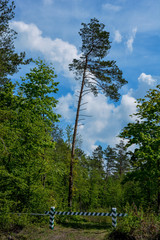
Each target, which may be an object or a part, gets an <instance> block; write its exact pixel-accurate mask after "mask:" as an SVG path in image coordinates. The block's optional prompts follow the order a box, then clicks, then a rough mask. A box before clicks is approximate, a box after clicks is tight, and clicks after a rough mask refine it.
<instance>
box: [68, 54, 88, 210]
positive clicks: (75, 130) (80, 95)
mask: <svg viewBox="0 0 160 240" xmlns="http://www.w3.org/2000/svg"><path fill="white" fill-rule="evenodd" d="M86 69H87V56H86V62H85V67H84V72H83V78H82V83H81V90H80V94H79V99H78V106H77V113H76V120H75V125H74V132H73V140H72V150H71V161H70V173H69V194H68V207H69V208H72V198H73V165H74V155H75V143H76V136H77V128H78V120H79V112H80V107H81V102H82V95H83V90H84V84H85V76H86Z"/></svg>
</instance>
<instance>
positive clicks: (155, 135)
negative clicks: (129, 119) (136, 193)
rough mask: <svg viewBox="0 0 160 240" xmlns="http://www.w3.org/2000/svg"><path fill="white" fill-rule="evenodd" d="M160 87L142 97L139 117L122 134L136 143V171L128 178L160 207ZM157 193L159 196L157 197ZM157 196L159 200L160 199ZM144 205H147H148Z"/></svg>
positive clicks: (146, 199)
mask: <svg viewBox="0 0 160 240" xmlns="http://www.w3.org/2000/svg"><path fill="white" fill-rule="evenodd" d="M159 95H160V86H157V88H156V89H152V90H150V91H149V92H148V94H147V95H146V99H140V100H138V105H137V113H136V114H135V115H136V116H137V120H136V122H135V123H129V124H128V126H127V127H125V128H124V129H123V132H122V133H121V135H120V136H121V137H123V138H126V139H127V140H128V144H127V146H132V145H133V144H136V148H135V150H134V152H133V153H131V165H132V168H133V171H132V173H129V174H128V176H127V178H126V181H127V180H129V181H130V180H131V181H138V183H139V186H140V187H141V189H142V194H141V199H142V200H143V201H144V203H145V205H148V204H149V205H152V204H153V203H154V205H155V202H156V201H157V204H156V205H157V206H156V207H157V210H158V211H159V209H160V181H159V179H160V178H159V176H160V125H159V122H160V98H159ZM156 195H157V197H156ZM156 198H157V200H156ZM145 205H144V206H145Z"/></svg>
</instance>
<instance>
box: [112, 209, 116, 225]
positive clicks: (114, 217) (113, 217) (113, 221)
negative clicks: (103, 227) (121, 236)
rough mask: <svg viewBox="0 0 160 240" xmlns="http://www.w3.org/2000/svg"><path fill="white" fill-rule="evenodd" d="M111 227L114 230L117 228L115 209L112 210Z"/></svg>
mask: <svg viewBox="0 0 160 240" xmlns="http://www.w3.org/2000/svg"><path fill="white" fill-rule="evenodd" d="M112 226H113V227H114V228H116V226H117V209H116V208H112Z"/></svg>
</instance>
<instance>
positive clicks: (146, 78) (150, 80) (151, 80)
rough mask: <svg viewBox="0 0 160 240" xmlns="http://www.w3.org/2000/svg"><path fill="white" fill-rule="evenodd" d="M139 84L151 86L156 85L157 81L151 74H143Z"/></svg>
mask: <svg viewBox="0 0 160 240" xmlns="http://www.w3.org/2000/svg"><path fill="white" fill-rule="evenodd" d="M138 81H139V82H143V83H146V84H148V85H150V86H152V85H154V84H155V83H156V80H155V79H154V78H153V77H152V76H151V75H150V74H149V75H147V74H145V73H141V75H140V76H139V78H138Z"/></svg>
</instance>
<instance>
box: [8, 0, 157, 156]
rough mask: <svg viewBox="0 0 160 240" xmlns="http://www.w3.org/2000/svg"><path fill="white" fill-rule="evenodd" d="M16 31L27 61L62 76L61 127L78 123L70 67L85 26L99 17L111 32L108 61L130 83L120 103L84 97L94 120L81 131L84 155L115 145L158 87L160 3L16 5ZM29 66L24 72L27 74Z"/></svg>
mask: <svg viewBox="0 0 160 240" xmlns="http://www.w3.org/2000/svg"><path fill="white" fill-rule="evenodd" d="M15 5H16V10H15V18H14V20H13V22H12V24H11V25H12V28H14V29H15V30H16V31H17V32H18V37H17V40H16V49H17V51H25V52H26V54H27V57H30V56H31V57H33V58H37V57H41V58H44V59H46V60H47V61H49V62H52V63H53V65H54V67H55V72H56V73H57V75H58V78H57V80H58V81H59V82H60V84H59V93H58V95H57V98H58V99H59V104H58V106H57V112H59V113H60V114H61V115H62V119H61V123H60V124H61V126H62V127H65V126H66V124H72V125H73V124H74V120H75V109H76V104H77V97H76V96H75V95H76V94H77V90H78V89H79V84H78V83H77V82H76V81H75V80H74V77H73V75H72V73H70V72H69V71H68V64H69V63H71V62H72V59H73V58H77V57H78V56H79V54H80V51H79V48H80V47H81V39H80V37H79V34H78V31H79V29H80V28H81V23H82V22H85V23H88V22H89V21H90V19H91V18H94V17H96V18H97V19H98V20H99V21H100V22H102V23H104V24H105V26H106V27H105V29H106V31H108V32H110V41H111V42H112V44H111V49H110V52H109V55H108V56H107V57H108V58H109V59H113V60H116V62H117V65H118V66H119V68H120V69H121V70H122V71H123V76H124V77H125V79H126V80H127V81H128V84H127V85H125V86H124V87H123V88H122V89H121V94H122V96H121V99H120V101H119V102H118V104H117V103H116V104H115V103H114V102H110V101H109V99H107V98H105V97H104V96H103V95H99V97H96V98H95V97H94V96H93V95H92V94H89V95H86V97H85V99H84V101H87V102H88V104H87V110H86V113H85V114H88V115H91V116H92V117H91V118H89V119H85V121H84V123H85V125H84V126H81V127H80V128H79V133H80V134H81V135H82V138H83V145H82V148H83V150H84V151H85V152H86V153H91V151H92V150H93V149H94V148H95V147H96V146H97V144H99V143H101V144H102V145H103V146H104V147H105V146H107V145H108V144H109V145H111V146H114V145H115V144H116V143H117V142H118V141H119V139H118V138H117V135H118V134H119V132H120V131H121V129H122V128H123V127H124V126H126V124H127V123H128V122H130V121H134V118H131V117H130V116H129V115H130V114H132V113H133V112H135V111H136V103H135V101H136V99H137V98H140V97H143V96H144V95H145V93H146V91H147V90H148V89H149V88H154V87H155V86H156V85H157V84H158V83H160V71H159V69H160V1H159V0H114V1H113V0H112V1H111V0H94V1H93V0H34V1H33V0H25V1H23V0H15ZM28 70H29V67H27V68H25V69H24V68H22V70H21V71H20V72H19V74H18V75H17V77H18V76H19V75H24V73H25V71H28Z"/></svg>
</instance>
